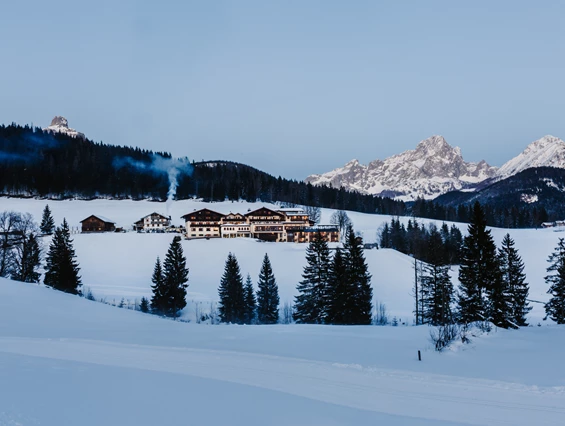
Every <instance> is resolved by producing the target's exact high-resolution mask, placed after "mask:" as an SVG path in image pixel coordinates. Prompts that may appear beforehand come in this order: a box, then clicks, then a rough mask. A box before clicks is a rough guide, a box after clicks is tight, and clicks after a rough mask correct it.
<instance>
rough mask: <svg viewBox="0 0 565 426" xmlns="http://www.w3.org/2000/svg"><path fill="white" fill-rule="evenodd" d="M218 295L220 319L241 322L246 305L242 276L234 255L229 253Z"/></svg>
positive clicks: (243, 318) (243, 319) (244, 314)
mask: <svg viewBox="0 0 565 426" xmlns="http://www.w3.org/2000/svg"><path fill="white" fill-rule="evenodd" d="M218 293H219V296H220V305H219V307H218V310H219V312H220V321H222V322H227V323H235V324H241V323H243V322H244V321H245V319H246V314H247V306H246V303H245V292H244V289H243V278H242V277H241V272H240V270H239V263H238V262H237V258H236V257H235V255H233V254H231V253H229V254H228V258H227V260H226V265H225V267H224V274H223V275H222V279H221V281H220V287H219V288H218Z"/></svg>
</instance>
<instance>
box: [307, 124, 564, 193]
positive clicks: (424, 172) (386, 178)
mask: <svg viewBox="0 0 565 426" xmlns="http://www.w3.org/2000/svg"><path fill="white" fill-rule="evenodd" d="M545 166H550V167H559V168H565V142H563V141H562V140H561V139H559V138H556V137H554V136H550V135H548V136H544V137H543V138H541V139H539V140H537V141H534V142H532V143H531V144H530V145H528V147H527V148H526V149H525V150H524V151H523V152H522V153H521V154H519V155H518V156H516V157H515V158H513V159H511V160H510V161H508V162H507V163H505V164H504V165H503V166H502V167H500V168H497V167H494V166H490V165H489V164H488V163H486V162H485V161H484V160H483V161H480V162H478V163H469V162H466V161H464V159H463V156H462V155H461V150H460V149H459V148H458V147H452V146H451V145H449V144H448V143H447V141H446V140H445V139H444V138H443V137H442V136H432V137H430V138H428V139H425V140H423V141H421V142H420V143H419V144H418V145H417V146H416V149H414V150H409V151H405V152H403V153H401V154H397V155H394V156H392V157H389V158H386V159H384V160H374V161H371V162H370V163H369V164H368V165H363V164H360V163H359V161H357V160H352V161H350V162H348V163H347V164H346V165H345V166H343V167H340V168H337V169H335V170H332V171H330V172H327V173H323V174H318V175H311V176H308V178H306V181H307V182H310V183H312V184H313V185H322V184H326V185H332V186H334V187H342V186H343V187H344V188H345V189H348V190H354V191H359V192H362V193H365V194H372V195H380V196H389V197H393V198H396V199H400V200H404V201H412V200H415V199H417V198H424V199H433V198H435V197H437V196H439V195H442V194H445V193H447V192H450V191H457V190H459V191H461V190H463V191H473V190H474V189H475V188H476V187H478V186H481V185H480V184H481V183H483V184H484V183H486V182H496V181H498V180H501V179H505V178H507V177H509V176H513V175H515V174H517V173H520V172H521V171H523V170H526V169H528V168H532V167H545ZM482 186H484V185H482Z"/></svg>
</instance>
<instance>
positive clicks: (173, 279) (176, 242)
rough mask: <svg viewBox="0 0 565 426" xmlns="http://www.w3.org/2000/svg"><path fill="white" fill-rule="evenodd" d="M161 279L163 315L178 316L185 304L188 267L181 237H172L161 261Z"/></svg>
mask: <svg viewBox="0 0 565 426" xmlns="http://www.w3.org/2000/svg"><path fill="white" fill-rule="evenodd" d="M163 281H164V283H163V284H164V286H165V289H166V294H167V304H166V307H165V311H164V312H163V314H164V315H167V316H170V317H176V316H178V314H179V312H180V311H181V310H182V309H183V308H184V307H185V306H186V288H187V287H188V284H187V283H188V268H187V267H186V258H185V257H184V253H183V250H182V245H181V238H180V237H179V236H178V235H177V236H175V237H174V238H173V241H172V242H171V245H170V246H169V250H168V251H167V255H166V256H165V261H164V262H163Z"/></svg>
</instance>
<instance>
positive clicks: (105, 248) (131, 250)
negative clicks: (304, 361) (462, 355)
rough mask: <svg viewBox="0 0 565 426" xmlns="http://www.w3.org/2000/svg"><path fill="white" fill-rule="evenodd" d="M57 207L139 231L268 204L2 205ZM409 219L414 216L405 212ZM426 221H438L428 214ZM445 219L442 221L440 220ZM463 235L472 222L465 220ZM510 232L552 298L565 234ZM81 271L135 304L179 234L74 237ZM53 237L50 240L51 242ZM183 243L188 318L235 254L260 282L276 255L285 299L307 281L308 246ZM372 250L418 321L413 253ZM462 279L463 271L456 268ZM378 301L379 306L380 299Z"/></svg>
mask: <svg viewBox="0 0 565 426" xmlns="http://www.w3.org/2000/svg"><path fill="white" fill-rule="evenodd" d="M47 203H48V204H49V206H50V208H51V210H52V211H53V216H54V218H55V222H56V223H57V224H59V223H60V222H61V221H62V220H63V217H65V218H66V219H67V221H68V222H69V224H70V226H71V227H74V228H79V226H80V221H81V220H82V219H84V218H86V217H88V216H89V215H91V214H99V215H102V216H105V217H108V218H110V219H112V220H114V221H115V222H116V223H117V224H118V226H123V227H124V228H126V229H131V225H132V224H133V222H134V221H136V220H138V219H139V218H141V217H142V216H145V215H146V214H149V213H151V212H153V211H157V212H162V213H167V214H170V215H171V216H172V218H173V223H175V224H177V225H180V224H181V223H182V220H181V219H180V217H181V216H182V215H184V214H186V213H189V212H191V211H193V210H195V209H201V208H204V207H207V208H211V209H213V210H216V211H219V212H222V213H228V212H230V211H232V212H241V213H246V212H247V211H248V210H250V209H251V210H252V209H256V208H258V207H260V206H263V205H267V206H270V207H273V208H275V207H276V206H274V205H268V204H263V203H246V202H241V203H238V202H222V203H203V202H200V201H197V200H183V201H176V202H174V203H172V206H171V210H170V211H169V212H167V211H166V206H165V203H156V202H150V201H129V200H122V201H115V200H93V201H76V200H75V201H46V200H36V199H18V198H0V211H3V210H15V211H20V212H29V213H31V214H32V215H33V216H34V217H35V218H36V220H37V221H39V220H40V219H41V214H42V211H43V208H44V207H45V204H47ZM332 213H333V211H332V210H328V209H323V210H322V221H321V223H329V220H330V216H331V214H332ZM348 214H349V216H350V218H351V219H352V221H353V223H354V226H355V230H356V231H360V232H361V233H362V234H363V237H364V239H365V241H366V242H372V241H375V240H376V235H377V229H378V228H379V227H380V226H382V225H383V223H384V222H390V219H391V217H390V216H382V215H370V214H363V213H356V212H348ZM401 221H404V222H405V223H406V222H407V221H408V218H401ZM423 221H424V222H432V221H430V220H423ZM438 224H439V222H438ZM457 225H458V226H459V227H460V228H461V231H462V232H463V234H465V233H466V229H467V225H465V224H457ZM506 232H510V234H511V236H512V237H513V238H514V239H515V240H516V246H517V248H518V249H519V250H520V254H521V256H522V257H523V259H524V262H525V264H526V274H527V277H528V280H529V283H530V299H532V300H536V301H540V302H544V301H546V300H547V299H548V295H547V294H546V291H547V288H548V287H547V285H546V284H545V282H544V279H543V277H544V276H545V275H546V268H547V261H546V260H547V257H548V256H549V254H550V253H551V252H552V251H553V249H554V247H555V245H556V244H557V240H558V238H559V237H565V233H563V232H555V231H554V230H553V229H537V230H531V229H529V230H506V229H497V228H494V229H493V236H494V238H495V240H496V242H497V244H499V243H500V241H501V240H502V237H503V236H504V234H506ZM73 238H74V242H75V248H76V252H77V256H78V261H79V263H80V267H81V275H82V279H83V283H84V286H85V287H88V288H90V289H91V290H92V292H93V294H94V295H95V297H97V298H105V299H106V300H107V301H108V302H111V303H112V302H115V303H119V301H120V300H121V298H125V299H126V301H127V300H130V301H131V302H132V303H133V302H134V301H135V300H136V299H137V300H139V299H141V297H142V296H150V294H151V288H150V286H151V281H150V279H151V274H152V272H153V266H154V263H155V259H156V258H157V256H161V258H163V256H164V255H165V253H166V250H167V248H168V246H169V244H170V242H171V240H172V238H173V236H172V235H171V234H137V233H134V232H128V233H125V234H122V233H106V234H76V235H74V236H73ZM46 243H47V241H46ZM182 244H183V248H184V251H185V254H186V257H187V264H188V267H189V269H190V274H189V287H188V297H187V299H188V306H187V308H186V309H185V312H184V313H183V316H184V317H186V318H188V319H194V317H195V315H194V314H195V310H196V308H198V309H199V310H200V311H204V312H207V311H208V310H209V309H210V302H211V301H215V300H217V294H218V293H217V288H218V285H219V282H220V278H221V275H222V273H223V268H224V262H225V259H226V257H227V255H228V253H229V252H232V253H235V255H236V256H237V258H238V261H239V263H240V266H241V270H242V273H243V274H244V275H246V274H247V273H249V274H251V277H252V279H253V280H254V281H256V280H257V277H258V274H259V270H260V267H261V261H262V259H263V256H264V254H265V253H268V254H269V257H270V259H271V262H272V264H273V270H274V272H275V275H276V277H277V281H278V284H279V292H280V296H281V303H284V302H287V301H288V302H291V301H292V300H293V296H294V295H295V294H296V284H297V283H298V282H299V281H300V278H301V274H302V269H303V266H304V264H305V254H304V251H305V249H306V245H304V244H295V243H265V242H257V241H255V240H251V239H229V240H228V239H222V240H219V239H217V240H214V239H212V240H191V241H183V243H182ZM365 256H366V258H367V263H368V265H369V270H370V272H371V273H372V275H373V279H372V285H373V288H374V291H373V293H374V296H375V302H376V303H384V304H385V305H386V307H387V311H388V313H389V315H390V317H391V318H392V317H393V316H396V317H397V318H399V319H401V320H402V321H403V322H408V323H411V322H412V317H413V314H412V310H413V297H412V286H413V281H414V271H413V269H412V264H413V260H412V258H410V257H408V256H405V255H403V254H401V253H398V252H396V251H393V250H366V251H365ZM453 276H454V282H456V277H457V271H456V270H454V271H453ZM376 303H375V304H376ZM532 306H533V308H534V309H533V310H532V312H531V313H530V323H532V324H538V323H540V322H542V318H543V317H544V315H545V313H544V310H543V304H541V303H533V304H532Z"/></svg>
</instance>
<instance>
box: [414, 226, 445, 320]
mask: <svg viewBox="0 0 565 426" xmlns="http://www.w3.org/2000/svg"><path fill="white" fill-rule="evenodd" d="M444 232H445V230H444ZM426 249H427V251H428V255H427V258H428V263H423V264H422V274H421V277H420V279H419V281H420V295H418V294H416V296H417V297H418V296H419V298H420V303H421V304H420V309H419V310H420V315H421V318H422V323H428V324H432V325H445V324H449V323H451V322H452V320H453V316H452V312H451V303H452V299H453V284H452V283H451V277H450V276H449V266H448V265H447V258H448V256H447V254H446V253H445V245H444V241H443V236H442V233H441V232H440V231H439V230H438V229H437V227H435V226H430V229H429V236H428V241H427V247H426Z"/></svg>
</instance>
